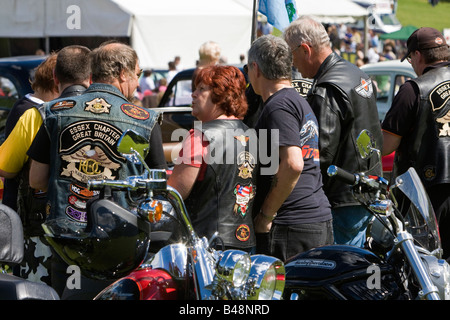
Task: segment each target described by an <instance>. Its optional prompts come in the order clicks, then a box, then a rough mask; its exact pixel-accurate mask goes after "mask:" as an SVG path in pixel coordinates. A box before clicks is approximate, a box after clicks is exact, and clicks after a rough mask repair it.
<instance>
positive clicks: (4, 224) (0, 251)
mask: <svg viewBox="0 0 450 320" xmlns="http://www.w3.org/2000/svg"><path fill="white" fill-rule="evenodd" d="M23 253H24V243H23V227H22V222H21V221H20V217H19V215H18V214H17V213H16V212H15V211H14V210H13V209H11V208H9V207H7V206H5V205H4V204H0V262H3V263H6V264H18V263H20V262H21V261H22V259H23Z"/></svg>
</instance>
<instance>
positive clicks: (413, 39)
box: [401, 27, 448, 61]
mask: <svg viewBox="0 0 450 320" xmlns="http://www.w3.org/2000/svg"><path fill="white" fill-rule="evenodd" d="M444 46H448V45H447V42H446V41H445V38H444V36H443V35H442V33H440V32H439V31H438V30H436V29H434V28H429V27H422V28H420V29H417V30H416V31H414V32H413V33H412V34H411V36H410V37H409V38H408V41H407V47H408V52H406V55H405V56H404V57H403V58H402V60H401V61H403V60H405V59H406V58H407V57H408V56H409V54H410V53H411V52H414V51H416V50H423V49H433V48H439V47H444Z"/></svg>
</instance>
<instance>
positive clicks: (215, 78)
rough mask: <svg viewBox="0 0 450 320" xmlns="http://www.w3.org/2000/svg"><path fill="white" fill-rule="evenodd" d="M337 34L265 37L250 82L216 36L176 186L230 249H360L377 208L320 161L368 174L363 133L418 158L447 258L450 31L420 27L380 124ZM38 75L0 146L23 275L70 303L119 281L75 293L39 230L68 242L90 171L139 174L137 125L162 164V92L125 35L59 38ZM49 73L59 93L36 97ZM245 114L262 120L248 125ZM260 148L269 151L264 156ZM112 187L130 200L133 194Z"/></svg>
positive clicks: (294, 26) (313, 26) (83, 220)
mask: <svg viewBox="0 0 450 320" xmlns="http://www.w3.org/2000/svg"><path fill="white" fill-rule="evenodd" d="M333 32H334V31H333ZM346 37H347V38H356V37H355V35H354V34H353V35H352V36H351V37H350V36H349V35H346ZM330 40H332V37H331V33H330V29H328V30H327V29H326V28H325V27H324V25H323V24H322V23H320V22H317V21H316V20H314V19H313V18H311V17H301V18H299V19H297V20H295V21H293V22H292V23H291V24H290V26H289V27H288V28H287V29H286V30H285V31H284V33H283V37H276V36H273V35H271V34H266V35H261V36H260V37H258V38H257V39H256V40H255V41H254V42H253V43H252V45H251V47H250V49H249V51H248V57H247V64H246V65H245V66H244V72H245V73H246V75H247V78H248V81H249V83H248V85H247V83H246V79H245V77H244V75H243V73H242V72H241V71H240V70H239V69H238V68H236V67H233V66H226V65H222V64H220V63H219V57H220V49H218V46H217V44H216V43H214V42H208V43H206V44H205V46H202V47H201V48H200V51H199V53H200V59H199V64H198V67H197V69H196V71H195V73H194V78H193V83H192V114H193V115H194V116H195V117H196V118H197V120H198V121H199V122H196V125H194V128H192V129H191V130H190V131H189V133H188V134H187V135H186V137H185V139H184V140H183V142H182V147H181V150H180V153H179V157H178V158H177V159H176V162H175V167H174V168H173V171H172V174H171V175H170V177H169V179H168V184H169V185H170V186H172V187H174V188H175V189H177V190H178V191H179V193H180V195H181V196H182V197H183V199H184V201H185V203H186V208H187V210H188V213H189V215H190V218H191V220H192V223H193V226H194V229H195V231H196V232H197V233H198V234H199V236H205V237H211V236H212V235H213V234H214V233H215V232H219V235H220V237H221V239H222V245H224V247H225V248H237V249H240V250H245V251H247V252H249V253H264V254H268V255H272V256H275V257H278V258H279V259H281V260H282V261H286V260H287V259H289V258H290V257H292V256H294V255H296V254H298V253H301V252H304V251H306V250H308V249H311V248H314V247H317V246H323V245H328V244H333V243H338V244H349V245H354V246H358V247H363V246H364V245H365V241H366V229H367V226H368V224H369V223H370V220H371V215H370V213H369V211H368V210H367V209H366V208H365V207H363V206H362V205H361V204H360V203H358V202H357V201H356V200H355V199H354V197H353V195H352V193H351V190H350V189H349V188H348V187H347V186H345V185H344V184H342V183H341V182H339V181H337V180H335V179H329V178H328V176H327V173H326V171H327V168H328V166H329V165H331V164H334V165H337V166H339V167H341V168H343V169H345V170H347V171H349V172H368V173H369V174H370V172H371V171H370V170H374V169H373V166H372V163H370V161H366V160H363V159H362V158H361V157H360V156H359V154H358V151H357V150H358V148H357V146H356V140H357V139H356V138H357V135H358V134H359V132H360V131H361V130H362V129H368V130H369V131H370V132H371V133H372V134H373V136H374V139H375V141H376V145H377V146H378V147H379V148H380V149H382V152H383V154H388V153H391V152H392V151H395V150H396V151H397V157H396V161H395V169H394V174H395V175H398V174H401V173H403V172H404V171H405V169H406V168H407V167H409V166H413V167H415V168H416V170H417V171H418V173H419V175H420V176H421V178H422V180H423V182H424V184H425V186H426V187H427V190H428V192H429V195H430V198H431V199H432V202H433V207H434V209H435V212H436V215H437V219H438V221H439V222H440V223H441V236H442V238H443V240H444V241H443V243H444V256H445V257H448V255H449V253H450V251H449V250H450V247H449V245H448V244H447V243H448V242H449V239H448V236H447V235H446V233H447V231H448V230H447V229H446V228H447V226H446V225H447V224H448V223H450V222H449V221H450V219H448V215H449V214H450V212H449V211H450V197H449V195H450V189H449V186H450V174H449V171H448V170H449V167H448V166H447V167H445V168H443V166H442V164H443V163H448V155H449V154H450V152H449V151H450V141H448V139H449V138H448V137H449V136H450V130H449V129H448V122H450V118H449V115H450V100H449V99H443V98H441V97H442V96H439V95H438V96H433V98H432V99H431V100H429V99H427V98H426V97H428V96H429V95H428V93H430V92H434V90H437V89H439V90H440V91H439V92H444V91H445V90H447V91H445V92H448V81H446V80H448V79H449V78H450V74H449V72H450V71H449V70H450V69H449V68H448V65H449V64H450V62H449V61H448V60H449V50H448V45H447V43H446V42H445V39H444V38H443V36H442V35H441V34H440V32H439V31H437V30H435V29H432V28H421V29H419V30H417V31H416V32H415V33H413V34H412V35H411V37H410V39H409V40H408V42H407V48H406V50H407V52H406V54H405V56H404V58H403V59H408V61H410V62H411V64H412V66H413V67H414V69H415V71H416V73H417V74H418V78H417V79H414V80H411V81H408V82H406V84H405V85H404V86H402V88H401V89H400V91H399V93H398V95H397V97H396V99H395V101H394V104H393V106H392V109H391V110H390V111H389V113H388V114H387V115H386V120H384V122H383V124H380V121H379V118H378V111H377V106H376V90H375V87H374V86H375V84H373V83H372V82H371V80H370V78H369V76H367V75H366V74H365V73H364V72H362V71H361V69H360V68H359V67H358V66H357V65H356V64H355V63H352V62H349V61H348V60H346V59H344V58H343V57H342V55H341V54H340V52H336V50H334V47H333V46H330ZM346 45H347V43H346ZM356 47H357V46H355V48H356ZM214 48H215V49H214ZM203 53H205V56H203V55H202V54H203ZM212 57H214V59H212ZM174 65H175V63H174ZM292 66H294V67H295V68H296V69H297V70H298V71H299V72H300V73H301V74H302V76H304V77H306V78H309V79H313V85H312V89H311V91H310V92H309V94H308V96H307V97H303V96H302V95H300V94H298V92H297V91H296V90H295V89H294V88H293V87H292V85H291V81H292ZM48 70H55V72H54V76H53V73H49V72H48ZM142 73H144V76H143V77H141V75H142ZM36 75H37V76H36V78H35V80H34V83H33V88H34V90H35V92H34V93H33V94H30V95H28V96H26V97H24V98H23V99H21V100H19V101H18V102H17V103H16V105H15V106H14V107H13V110H12V111H11V119H8V122H9V126H8V128H9V129H8V132H7V137H6V140H5V142H4V143H3V144H2V145H1V146H0V175H1V176H3V177H5V178H7V179H6V181H7V184H6V185H5V199H6V200H7V201H6V202H5V201H4V204H7V205H8V206H11V207H12V208H14V209H15V210H17V212H18V213H19V215H20V216H21V219H22V221H23V224H24V227H25V229H24V230H25V244H26V247H25V248H26V251H27V255H26V257H25V259H24V261H23V265H22V266H21V267H20V266H19V268H17V269H15V270H14V272H15V274H17V275H19V276H22V277H24V278H29V279H31V280H33V281H43V282H46V283H48V284H49V285H51V286H52V287H54V288H55V289H56V290H57V292H58V293H59V294H60V295H61V296H62V297H63V298H66V299H90V298H92V297H93V296H95V294H96V293H98V292H99V291H100V290H101V289H102V288H103V287H105V286H106V285H107V284H108V283H109V281H100V280H94V279H90V278H86V277H83V279H82V281H83V282H82V285H81V288H82V290H81V291H80V290H78V289H73V288H67V287H66V282H67V278H68V275H67V274H66V269H67V262H66V261H63V260H62V259H61V258H60V257H59V255H58V254H57V253H56V252H55V251H54V250H53V249H52V248H51V247H50V246H48V244H47V243H46V242H45V240H44V238H43V236H44V231H43V230H42V228H39V226H40V225H41V223H43V222H45V225H46V226H47V228H50V229H51V230H52V232H54V233H61V234H62V233H64V234H72V235H73V236H74V237H76V235H77V234H80V232H81V233H82V232H83V230H84V229H85V228H86V225H87V221H88V217H87V215H88V213H87V209H86V204H87V202H88V201H89V200H90V199H92V198H93V197H95V194H94V193H93V192H91V191H90V190H88V189H87V181H88V180H95V179H104V178H107V179H123V178H124V177H126V176H128V175H131V174H132V169H131V168H130V167H129V166H127V165H126V162H125V160H124V159H123V158H122V157H121V156H120V154H118V153H117V151H116V150H114V148H113V147H112V146H115V145H116V143H117V141H118V138H119V137H120V135H121V133H122V132H123V131H125V130H126V129H127V128H130V127H133V128H134V129H135V130H136V131H137V132H138V133H139V134H140V135H142V136H144V137H146V138H147V139H148V140H149V144H150V148H149V150H150V152H149V154H148V156H147V157H146V159H145V161H146V163H147V164H148V166H149V167H150V168H156V169H167V164H166V161H165V158H164V152H163V145H162V138H161V128H160V115H159V114H158V113H156V112H154V111H153V110H149V109H147V108H143V107H141V106H139V105H136V104H135V103H133V101H136V100H135V99H136V89H137V88H138V87H140V90H141V93H142V94H143V95H145V92H146V91H147V90H150V91H152V93H155V90H157V89H156V88H157V87H156V86H155V84H154V83H152V82H151V81H148V78H149V76H150V75H149V74H148V72H145V71H143V70H141V69H140V67H139V58H138V56H137V54H136V52H135V51H134V50H133V49H132V48H131V47H130V46H128V45H125V44H122V43H119V42H107V43H104V44H102V45H100V46H99V47H98V48H95V49H93V50H90V49H88V48H85V47H82V46H68V47H65V48H63V49H61V50H60V51H58V52H57V53H55V54H52V55H51V56H50V57H49V58H47V59H46V60H45V61H44V62H43V63H42V65H41V66H39V67H38V69H37V70H36ZM140 79H141V80H140ZM43 83H46V84H47V87H46V90H47V91H49V92H51V94H48V95H43V94H40V90H38V87H39V86H42V84H43ZM424 97H425V98H424ZM251 110H253V111H254V110H258V112H255V114H257V115H258V116H257V117H256V118H252V119H251V120H249V117H248V115H249V113H250V111H251ZM253 111H252V112H253ZM406 120H407V121H406ZM230 132H232V134H230ZM93 137H103V138H96V139H94V138H93ZM402 137H404V138H402ZM423 141H426V146H423ZM255 145H257V146H258V148H257V149H255V148H252V146H255ZM263 150H265V151H270V152H268V154H269V157H268V158H269V161H266V160H267V159H266V157H264V156H267V154H266V155H264V154H263ZM427 155H428V156H427ZM429 155H434V156H433V157H431V156H429ZM230 159H231V160H230ZM442 190H444V191H445V192H441V191H442ZM114 197H115V198H114V199H115V200H116V201H117V202H118V203H119V204H121V205H123V206H126V205H127V201H126V199H125V197H124V195H123V193H117V194H114ZM5 199H4V200H5ZM33 277H34V279H33Z"/></svg>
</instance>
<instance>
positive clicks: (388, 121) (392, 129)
mask: <svg viewBox="0 0 450 320" xmlns="http://www.w3.org/2000/svg"><path fill="white" fill-rule="evenodd" d="M407 47H408V52H407V54H406V55H405V57H404V58H403V59H402V60H405V59H408V61H409V62H410V63H411V65H412V67H413V68H414V71H415V72H416V74H417V75H418V77H417V78H416V79H411V80H409V81H407V82H405V83H404V84H403V85H402V86H401V87H400V89H399V91H398V93H397V95H396V96H395V98H394V101H393V103H392V107H391V109H390V110H389V111H388V113H387V114H386V118H385V120H384V121H383V124H382V129H383V138H384V143H383V149H382V155H386V154H390V153H391V152H393V151H396V155H395V161H394V170H393V176H394V177H397V176H398V175H400V174H403V173H404V172H405V171H406V170H407V169H408V168H409V167H414V169H415V170H416V171H417V173H418V175H419V177H420V178H421V181H422V183H423V184H424V186H425V188H426V190H427V193H428V195H429V197H430V200H431V202H432V205H433V209H434V211H435V213H436V218H437V219H438V222H439V230H440V235H441V239H442V246H443V250H444V258H448V257H449V256H450V234H449V230H450V166H449V165H448V163H449V159H450V158H449V155H450V126H449V124H450V99H449V98H448V97H449V96H450V81H449V79H450V68H449V66H450V62H449V57H450V54H449V46H448V45H447V43H446V41H445V38H444V36H443V35H442V34H441V33H440V32H439V31H438V30H436V29H434V28H428V27H424V28H420V29H418V30H416V31H415V32H414V33H413V34H412V35H411V36H410V37H409V39H408V41H407Z"/></svg>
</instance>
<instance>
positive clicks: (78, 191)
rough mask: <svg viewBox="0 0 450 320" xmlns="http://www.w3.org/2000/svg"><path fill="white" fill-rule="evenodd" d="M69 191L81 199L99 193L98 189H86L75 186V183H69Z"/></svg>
mask: <svg viewBox="0 0 450 320" xmlns="http://www.w3.org/2000/svg"><path fill="white" fill-rule="evenodd" d="M69 188H70V192H72V193H73V194H74V195H76V196H77V197H79V198H82V199H90V198H92V197H95V196H97V195H99V194H100V190H88V189H87V188H84V187H80V186H77V185H76V184H71V185H70V187H69Z"/></svg>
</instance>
